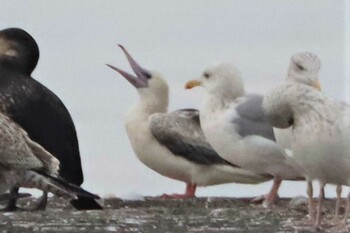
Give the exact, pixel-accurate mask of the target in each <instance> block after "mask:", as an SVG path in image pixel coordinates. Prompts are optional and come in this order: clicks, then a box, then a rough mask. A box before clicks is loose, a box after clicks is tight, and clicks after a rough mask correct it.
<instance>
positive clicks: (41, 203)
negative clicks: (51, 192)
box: [25, 191, 47, 211]
mask: <svg viewBox="0 0 350 233" xmlns="http://www.w3.org/2000/svg"><path fill="white" fill-rule="evenodd" d="M46 205H47V191H43V195H42V196H41V197H40V198H39V200H38V202H37V204H36V205H35V206H34V207H31V208H25V210H28V211H33V210H45V209H46Z"/></svg>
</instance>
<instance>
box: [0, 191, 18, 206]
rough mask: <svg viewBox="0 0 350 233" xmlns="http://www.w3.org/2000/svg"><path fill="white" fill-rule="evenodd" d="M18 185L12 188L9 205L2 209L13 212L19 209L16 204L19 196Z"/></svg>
mask: <svg viewBox="0 0 350 233" xmlns="http://www.w3.org/2000/svg"><path fill="white" fill-rule="evenodd" d="M18 190H19V188H18V187H15V188H12V189H11V190H10V197H9V200H8V202H7V205H6V206H5V208H3V209H1V211H5V212H13V211H16V210H18V209H19V208H18V207H17V206H16V202H17V196H18Z"/></svg>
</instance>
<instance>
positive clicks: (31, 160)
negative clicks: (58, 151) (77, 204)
mask: <svg viewBox="0 0 350 233" xmlns="http://www.w3.org/2000/svg"><path fill="white" fill-rule="evenodd" d="M59 166H60V162H59V160H58V159H56V158H55V157H54V156H53V155H52V154H50V153H49V152H47V151H46V150H45V149H44V148H43V147H42V146H40V145H39V144H38V143H36V142H34V141H32V140H31V139H30V138H29V136H28V134H27V133H26V132H25V131H24V130H23V129H22V128H21V127H20V126H19V125H17V124H16V123H15V122H13V121H12V120H11V119H10V118H8V117H7V116H5V115H4V114H2V113H0V193H1V194H2V193H5V192H7V191H8V190H10V189H13V188H14V187H25V188H37V189H40V190H43V191H45V192H52V193H54V194H56V195H58V196H62V197H64V198H70V199H76V198H77V196H78V195H81V196H85V197H88V198H92V199H99V197H98V196H96V195H94V194H91V193H89V192H87V191H85V190H83V189H81V188H80V187H78V186H76V185H73V184H70V183H68V182H67V181H65V180H64V179H62V178H59V177H57V175H58V172H59ZM5 210H6V209H5Z"/></svg>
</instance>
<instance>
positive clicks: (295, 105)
mask: <svg viewBox="0 0 350 233" xmlns="http://www.w3.org/2000/svg"><path fill="white" fill-rule="evenodd" d="M263 108H264V109H265V111H266V113H267V115H268V117H269V119H270V123H271V124H272V125H273V126H274V127H278V128H287V127H290V126H292V135H293V136H292V151H293V158H294V159H295V162H296V163H297V164H298V166H299V167H300V168H301V171H302V174H303V176H304V177H305V178H306V180H307V181H308V182H311V181H313V180H316V181H318V182H319V184H320V193H319V202H318V206H317V212H316V221H315V223H314V227H315V228H316V229H318V228H319V227H320V226H321V212H322V205H323V200H324V187H325V185H326V184H335V185H338V187H339V186H340V185H349V184H350V180H349V177H350V146H349V141H350V106H349V105H347V104H346V103H344V102H338V101H336V100H333V99H331V98H329V97H327V96H325V95H323V94H322V93H321V92H320V91H319V90H316V89H315V88H314V87H312V86H310V85H305V84H304V83H299V82H286V83H285V84H283V85H281V86H279V87H277V88H275V89H274V90H273V91H271V92H270V93H269V94H268V95H266V96H265V98H264V101H263ZM309 198H310V196H309ZM349 202H350V195H349V196H348V205H347V209H346V213H345V217H344V223H345V220H346V218H347V215H348V211H349ZM310 210H311V209H310V208H309V211H310ZM311 215H312V213H309V216H311Z"/></svg>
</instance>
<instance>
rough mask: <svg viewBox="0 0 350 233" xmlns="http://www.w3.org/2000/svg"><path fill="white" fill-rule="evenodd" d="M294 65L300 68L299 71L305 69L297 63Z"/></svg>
mask: <svg viewBox="0 0 350 233" xmlns="http://www.w3.org/2000/svg"><path fill="white" fill-rule="evenodd" d="M296 66H297V68H298V69H299V70H301V71H303V70H305V68H304V67H303V66H301V65H299V64H296Z"/></svg>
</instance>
